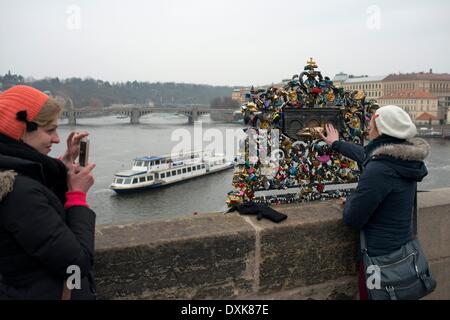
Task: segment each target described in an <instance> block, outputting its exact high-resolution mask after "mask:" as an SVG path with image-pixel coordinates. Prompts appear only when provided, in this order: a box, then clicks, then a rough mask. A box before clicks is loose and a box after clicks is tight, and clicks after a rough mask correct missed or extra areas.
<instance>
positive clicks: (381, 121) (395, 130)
mask: <svg viewBox="0 0 450 320" xmlns="http://www.w3.org/2000/svg"><path fill="white" fill-rule="evenodd" d="M375 114H377V115H378V117H376V118H375V123H376V125H377V129H378V132H379V133H380V134H386V135H388V136H391V137H394V138H399V139H409V138H412V137H414V136H415V135H416V133H417V129H416V126H415V124H414V123H413V122H412V120H411V118H410V117H409V115H408V114H407V113H406V112H405V110H403V109H402V108H400V107H398V106H393V105H389V106H384V107H381V108H379V109H377V111H375Z"/></svg>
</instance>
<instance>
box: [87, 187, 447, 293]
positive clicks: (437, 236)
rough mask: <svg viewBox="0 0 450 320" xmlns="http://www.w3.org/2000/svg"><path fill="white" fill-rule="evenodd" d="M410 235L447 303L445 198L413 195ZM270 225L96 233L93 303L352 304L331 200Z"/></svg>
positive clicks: (345, 241) (157, 225) (352, 242)
mask: <svg viewBox="0 0 450 320" xmlns="http://www.w3.org/2000/svg"><path fill="white" fill-rule="evenodd" d="M418 203H419V213H418V220H419V221H418V230H419V238H420V240H421V242H422V246H423V248H424V250H425V253H426V254H427V257H428V259H429V262H430V267H431V271H432V272H433V274H434V276H435V278H436V279H437V281H438V287H437V289H436V291H435V292H434V293H432V294H431V295H429V296H428V297H426V298H427V299H450V188H449V189H437V190H433V191H431V192H423V193H419V199H418ZM275 208H276V209H277V210H278V211H280V212H284V213H286V214H287V215H288V219H286V220H285V221H283V222H282V223H279V224H275V223H273V222H271V221H269V220H265V219H263V220H260V221H258V220H257V219H256V218H255V216H241V215H239V214H237V213H229V214H226V215H223V214H220V213H210V214H201V215H197V216H192V217H188V218H181V219H175V220H168V221H160V222H141V223H133V224H127V225H104V226H98V228H97V234H96V260H95V271H96V278H97V286H98V291H99V298H100V299H355V298H357V275H356V274H357V261H356V255H357V242H358V233H357V232H355V231H353V230H351V229H349V228H348V227H346V226H345V225H344V224H343V222H342V208H341V207H340V205H339V204H338V203H337V202H336V201H335V200H329V201H323V202H312V203H306V204H302V205H298V204H297V205H283V206H277V207H275Z"/></svg>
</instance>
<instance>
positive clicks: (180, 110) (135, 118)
mask: <svg viewBox="0 0 450 320" xmlns="http://www.w3.org/2000/svg"><path fill="white" fill-rule="evenodd" d="M211 111H212V112H223V113H230V114H232V113H233V111H234V110H231V109H211V108H209V107H202V106H181V107H180V106H178V107H160V106H158V107H143V106H139V105H114V106H110V107H104V108H95V107H88V108H69V109H65V110H64V111H63V112H62V115H61V117H62V118H68V119H69V125H76V123H77V119H79V118H94V117H101V116H108V115H116V116H123V117H129V118H130V122H131V123H133V124H137V123H139V118H140V117H142V116H143V115H146V114H150V113H173V114H180V115H184V116H186V117H187V119H188V121H189V123H190V124H194V121H197V120H198V117H199V116H202V115H204V114H209V113H211Z"/></svg>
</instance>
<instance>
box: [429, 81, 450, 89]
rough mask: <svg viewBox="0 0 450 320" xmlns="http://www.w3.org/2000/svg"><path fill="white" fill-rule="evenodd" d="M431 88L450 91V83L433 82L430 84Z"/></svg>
mask: <svg viewBox="0 0 450 320" xmlns="http://www.w3.org/2000/svg"><path fill="white" fill-rule="evenodd" d="M430 88H431V89H449V88H450V86H449V84H448V83H434V82H432V83H431V84H430Z"/></svg>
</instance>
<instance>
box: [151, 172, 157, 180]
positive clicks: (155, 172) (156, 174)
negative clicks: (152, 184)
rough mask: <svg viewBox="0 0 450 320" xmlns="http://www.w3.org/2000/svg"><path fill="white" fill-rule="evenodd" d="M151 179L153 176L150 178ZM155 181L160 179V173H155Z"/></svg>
mask: <svg viewBox="0 0 450 320" xmlns="http://www.w3.org/2000/svg"><path fill="white" fill-rule="evenodd" d="M150 178H151V176H150ZM155 179H159V173H157V172H155Z"/></svg>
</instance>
